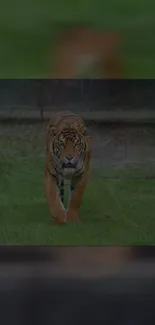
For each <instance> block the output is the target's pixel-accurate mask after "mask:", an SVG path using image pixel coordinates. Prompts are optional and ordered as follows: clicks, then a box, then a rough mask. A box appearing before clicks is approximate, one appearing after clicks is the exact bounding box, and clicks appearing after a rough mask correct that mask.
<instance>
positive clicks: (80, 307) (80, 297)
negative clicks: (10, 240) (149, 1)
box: [0, 246, 155, 325]
mask: <svg viewBox="0 0 155 325" xmlns="http://www.w3.org/2000/svg"><path fill="white" fill-rule="evenodd" d="M0 259H1V263H0V297H1V305H0V312H1V321H2V322H3V323H5V324H6V325H7V324H10V323H11V324H16V325H18V324H34V323H38V324H41V323H43V324H51V322H52V324H62V322H63V324H73V323H74V324H81V323H82V324H83V323H85V322H86V321H87V322H89V324H94V322H95V323H96V324H102V323H103V322H104V324H106V325H109V324H110V325H111V324H116V322H118V321H119V324H122V325H127V324H136V325H147V324H154V321H155V309H154V302H155V278H154V269H155V263H154V260H155V249H154V247H149V246H146V247H144V246H141V247H136V246H135V247H131V246H130V247H119V246H115V247H114V246H111V247H108V246H107V247H70V248H69V247H39V246H38V247H35V246H33V247H32V246H27V247H18V246H12V247H11V246H10V247H9V246H1V247H0Z"/></svg>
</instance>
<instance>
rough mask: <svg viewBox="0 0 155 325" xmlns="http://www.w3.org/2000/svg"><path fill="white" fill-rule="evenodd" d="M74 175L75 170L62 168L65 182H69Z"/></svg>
mask: <svg viewBox="0 0 155 325" xmlns="http://www.w3.org/2000/svg"><path fill="white" fill-rule="evenodd" d="M74 173H75V168H64V170H63V176H64V178H65V179H67V180H71V179H72V177H73V174H74Z"/></svg>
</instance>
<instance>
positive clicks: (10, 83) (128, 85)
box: [0, 79, 155, 110]
mask: <svg viewBox="0 0 155 325" xmlns="http://www.w3.org/2000/svg"><path fill="white" fill-rule="evenodd" d="M68 102H71V103H77V104H80V103H81V104H84V103H86V104H87V103H88V104H89V103H90V102H91V103H92V102H94V103H96V104H99V105H101V104H102V108H101V107H100V110H101V109H103V110H104V109H106V108H108V109H110V108H111V107H112V108H114V107H116V108H123V109H125V108H128V109H129V108H130V109H131V110H132V109H134V108H136V109H137V108H138V109H139V110H140V109H143V108H147V107H148V108H152V109H154V107H155V105H154V102H155V80H101V79H98V80H97V79H95V80H90V79H84V80H80V79H79V80H65V79H64V80H48V79H47V80H46V79H43V80H41V79H39V80H35V79H26V80H25V79H24V80H20V79H19V80H17V79H9V80H3V79H1V80H0V108H4V106H14V105H17V106H20V105H21V109H22V105H28V106H30V107H31V106H32V107H33V108H34V106H37V107H38V108H39V107H44V108H45V107H46V106H50V105H57V104H62V105H65V103H68ZM80 107H81V106H80ZM80 107H79V109H80ZM18 108H19V107H18ZM89 109H90V110H91V109H93V110H94V109H95V108H94V106H93V108H92V106H91V105H90V107H89ZM96 109H97V110H98V105H97V106H96Z"/></svg>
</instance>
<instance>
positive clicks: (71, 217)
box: [67, 210, 81, 222]
mask: <svg viewBox="0 0 155 325" xmlns="http://www.w3.org/2000/svg"><path fill="white" fill-rule="evenodd" d="M67 220H68V221H70V222H79V221H81V219H80V218H79V216H78V212H77V211H76V210H69V211H68V212H67Z"/></svg>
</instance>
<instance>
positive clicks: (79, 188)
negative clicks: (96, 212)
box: [67, 172, 87, 221]
mask: <svg viewBox="0 0 155 325" xmlns="http://www.w3.org/2000/svg"><path fill="white" fill-rule="evenodd" d="M86 184H87V172H84V174H83V175H82V176H81V177H80V179H79V180H78V181H77V182H76V183H75V188H74V189H73V190H72V191H71V195H70V201H69V205H68V211H67V217H68V221H80V218H79V216H78V213H79V209H80V206H81V201H82V197H83V194H84V191H85V187H86Z"/></svg>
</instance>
